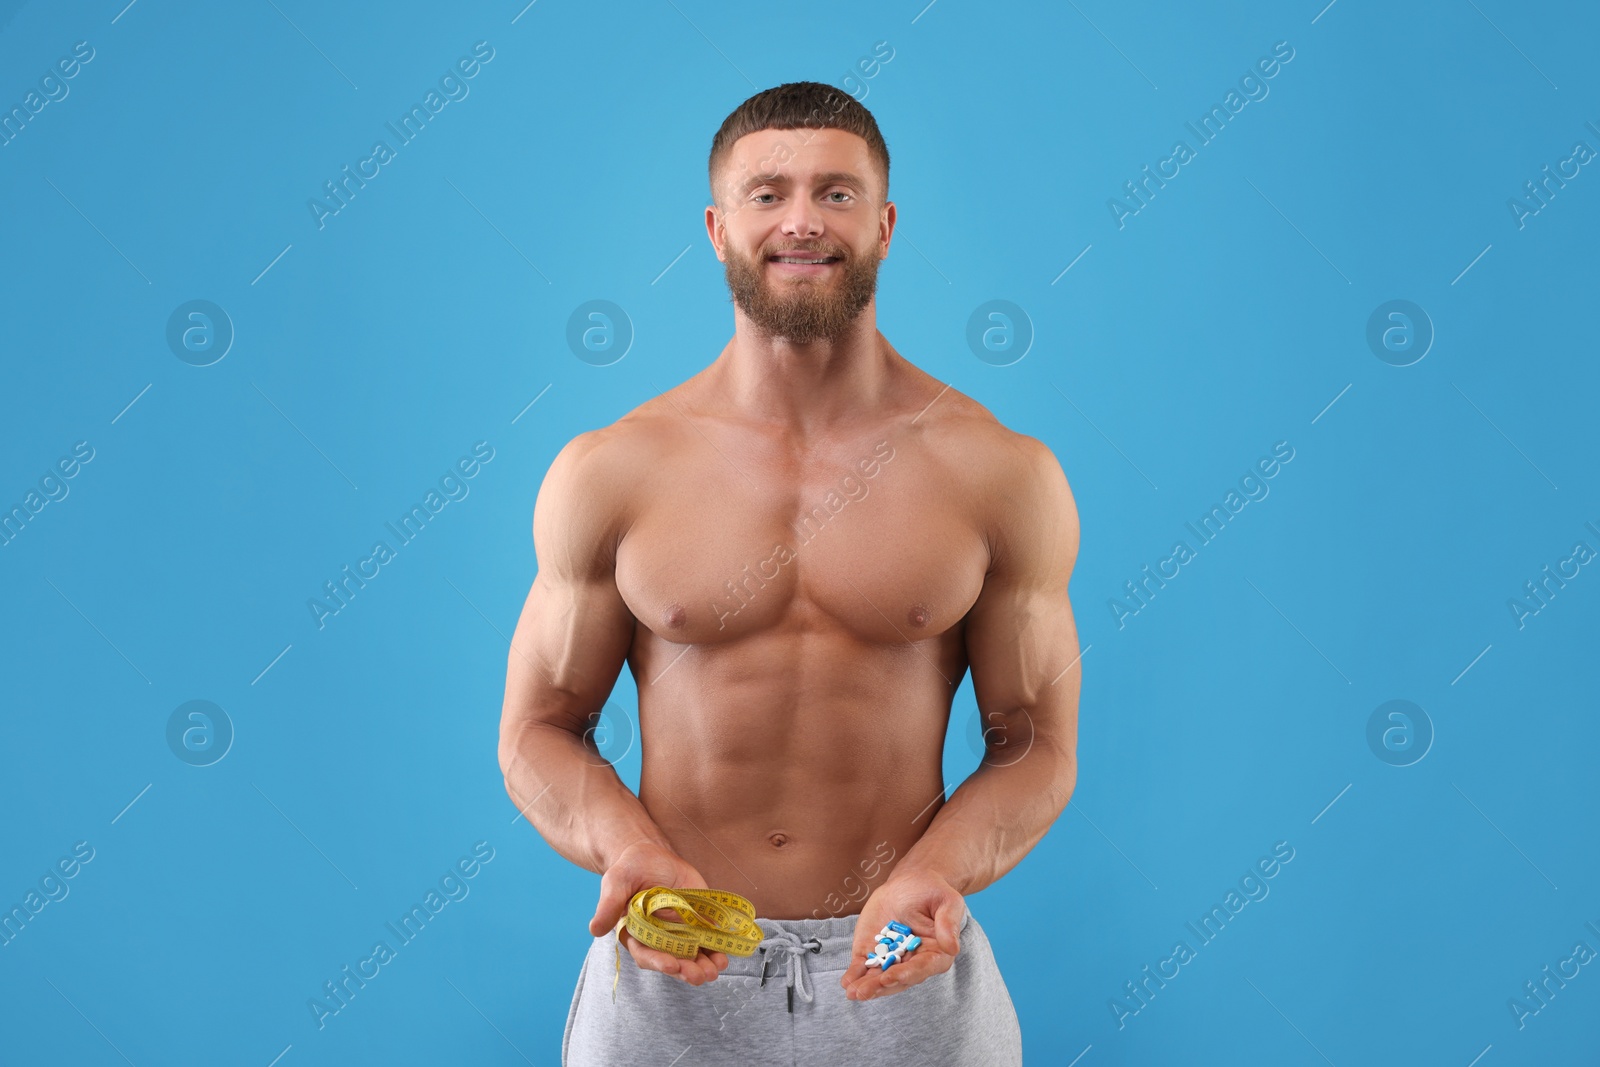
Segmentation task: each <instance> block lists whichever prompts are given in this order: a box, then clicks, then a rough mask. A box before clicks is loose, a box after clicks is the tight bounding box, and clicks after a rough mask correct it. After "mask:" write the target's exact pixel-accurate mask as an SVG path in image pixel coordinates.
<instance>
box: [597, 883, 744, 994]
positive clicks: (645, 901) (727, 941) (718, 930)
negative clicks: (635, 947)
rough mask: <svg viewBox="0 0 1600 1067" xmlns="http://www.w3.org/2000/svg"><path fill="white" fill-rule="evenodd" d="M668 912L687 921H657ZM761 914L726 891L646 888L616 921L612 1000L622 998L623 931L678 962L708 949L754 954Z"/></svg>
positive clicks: (739, 954)
mask: <svg viewBox="0 0 1600 1067" xmlns="http://www.w3.org/2000/svg"><path fill="white" fill-rule="evenodd" d="M668 908H671V909H672V910H674V911H676V912H677V913H678V915H679V916H680V917H681V918H682V919H683V921H682V922H672V921H671V920H668V919H662V918H659V917H657V915H656V912H658V911H664V910H666V909H668ZM755 917H756V910H755V906H754V905H752V904H751V903H750V902H749V901H748V900H746V899H745V898H744V897H741V896H739V895H738V894H737V893H729V892H726V891H724V890H721V889H668V888H667V887H666V886H659V885H658V886H652V887H651V888H649V889H642V890H640V891H639V892H637V893H635V894H634V895H633V899H632V900H630V901H628V910H627V911H626V912H625V913H624V914H623V916H622V918H620V919H618V920H617V925H616V926H615V927H614V928H613V931H612V932H613V933H615V934H616V935H617V946H616V949H617V972H616V974H615V975H614V976H613V977H612V979H611V999H612V1000H613V1001H614V1000H616V999H617V980H618V979H619V978H621V976H622V933H621V931H622V930H623V928H624V927H626V928H627V931H628V933H630V934H632V935H633V936H634V937H635V938H637V939H638V941H639V942H640V943H641V944H643V945H646V946H648V947H650V948H653V949H656V950H658V951H661V952H666V953H669V954H671V955H673V956H676V957H677V958H678V959H684V960H692V959H694V958H695V957H696V956H697V955H699V954H700V950H701V949H702V948H704V949H705V950H706V951H708V952H726V953H727V954H728V955H730V956H749V955H752V954H753V953H754V952H755V950H756V947H757V946H758V945H760V944H761V941H762V939H763V938H764V937H766V934H764V933H763V932H762V930H761V927H759V926H757V925H756V921H755Z"/></svg>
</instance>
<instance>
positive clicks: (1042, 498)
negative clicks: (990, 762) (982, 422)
mask: <svg viewBox="0 0 1600 1067" xmlns="http://www.w3.org/2000/svg"><path fill="white" fill-rule="evenodd" d="M1027 440H1028V442H1029V444H1028V447H1027V448H1026V450H1025V455H1026V457H1027V458H1026V461H1025V463H1024V464H1023V465H1022V469H1021V470H1020V471H1019V472H1018V477H1017V487H1016V491H1015V492H1013V493H1009V494H1006V500H1007V503H1006V504H1005V506H1004V511H1003V512H1002V513H1001V514H999V515H998V516H997V517H996V519H997V521H996V524H995V530H996V533H995V538H994V542H995V559H994V565H993V566H992V567H991V569H990V571H989V574H988V575H987V576H986V578H985V580H984V585H983V589H982V591H981V592H980V593H979V595H978V600H977V602H976V603H975V604H974V605H973V607H972V609H971V611H969V612H968V615H967V627H966V648H967V660H968V664H969V666H970V668H971V671H972V685H973V691H974V694H975V695H976V697H977V701H978V709H979V712H980V714H981V715H982V721H983V725H984V727H985V731H986V735H988V736H991V737H992V736H993V734H992V733H991V731H993V730H995V729H999V730H1001V731H1003V733H1002V737H1003V739H1004V740H1005V742H1006V743H1007V744H1014V743H1016V740H1015V739H1016V738H1023V739H1027V740H1030V741H1031V740H1032V739H1033V738H1034V736H1035V735H1039V736H1045V737H1048V738H1050V739H1052V740H1053V741H1054V742H1056V743H1057V744H1059V745H1060V746H1061V747H1062V748H1063V749H1064V750H1065V751H1066V752H1067V753H1069V754H1070V753H1071V752H1072V751H1073V750H1074V748H1075V746H1076V742H1077V715H1078V694H1079V690H1080V679H1081V670H1080V668H1079V664H1078V659H1079V649H1078V631H1077V626H1076V623H1075V622H1074V620H1073V616H1072V604H1071V602H1070V601H1069V600H1068V597H1067V583H1068V580H1069V579H1070V578H1071V577H1072V568H1073V565H1074V563H1075V562H1076V560H1077V554H1078V512H1077V506H1076V504H1075V503H1074V501H1073V498H1072V491H1071V489H1070V488H1069V487H1068V485H1067V480H1066V476H1065V475H1064V474H1063V473H1062V471H1061V466H1060V464H1059V463H1058V462H1057V461H1056V458H1055V456H1053V455H1052V454H1051V453H1050V451H1049V449H1047V448H1046V447H1045V446H1044V445H1043V444H1040V443H1038V442H1037V441H1033V440H1032V439H1031V438H1029V439H1027Z"/></svg>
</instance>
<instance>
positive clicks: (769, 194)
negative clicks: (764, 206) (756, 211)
mask: <svg viewBox="0 0 1600 1067" xmlns="http://www.w3.org/2000/svg"><path fill="white" fill-rule="evenodd" d="M764 196H771V197H776V196H777V194H776V193H757V194H756V195H755V196H753V197H751V199H752V200H755V201H756V202H757V203H764V202H765V201H763V200H762V199H761V198H762V197H764Z"/></svg>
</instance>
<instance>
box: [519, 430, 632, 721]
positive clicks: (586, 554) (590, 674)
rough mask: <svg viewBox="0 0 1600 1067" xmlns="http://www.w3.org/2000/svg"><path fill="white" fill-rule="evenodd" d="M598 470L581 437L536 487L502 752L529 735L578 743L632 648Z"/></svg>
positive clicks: (612, 521)
mask: <svg viewBox="0 0 1600 1067" xmlns="http://www.w3.org/2000/svg"><path fill="white" fill-rule="evenodd" d="M575 446H576V447H575ZM597 466H598V464H597V463H596V462H595V457H594V456H593V445H592V443H589V442H585V441H584V438H582V437H580V438H578V439H576V440H575V441H574V442H573V443H572V444H569V445H568V446H567V448H565V449H563V450H562V453H561V454H560V455H559V456H557V458H556V460H555V462H553V463H552V464H551V467H550V472H549V473H548V474H547V475H546V476H545V482H544V485H543V486H541V487H540V490H539V498H538V501H537V503H536V504H535V507H534V523H533V537H534V550H535V554H536V556H537V559H538V566H539V569H538V573H537V574H536V575H535V577H534V580H533V586H532V588H531V589H529V591H528V597H527V600H526V601H525V602H524V603H523V605H522V614H521V616H520V617H519V618H518V620H517V628H516V631H515V632H514V633H513V634H512V637H511V648H510V650H509V652H508V653H507V657H506V695H505V707H504V711H503V715H502V719H501V731H500V732H501V738H502V743H504V742H505V741H507V740H509V739H511V738H513V737H514V736H515V735H516V734H517V733H519V732H520V731H521V730H523V729H525V728H527V727H528V726H530V725H547V726H555V727H559V728H562V729H565V730H569V731H571V732H573V733H582V732H583V731H584V730H585V729H586V728H587V727H588V725H589V717H590V715H591V714H592V713H593V712H595V711H598V710H599V709H600V707H601V706H602V705H603V704H604V702H605V699H606V697H607V696H608V695H609V694H610V692H611V689H612V687H613V686H614V685H615V684H616V680H617V676H618V674H619V673H620V672H621V670H622V664H623V662H624V661H625V660H626V658H627V655H628V649H629V648H630V646H631V645H632V642H633V632H634V618H633V613H632V612H631V611H630V610H629V609H628V606H627V604H626V603H625V602H624V601H623V599H622V595H621V593H620V592H619V591H618V590H617V583H616V572H615V557H614V546H615V541H614V535H615V530H616V516H615V509H614V508H612V507H611V506H610V505H609V504H608V500H609V499H610V495H611V494H610V493H609V492H608V491H607V490H608V487H607V486H605V485H604V484H602V483H603V480H604V479H603V475H602V473H601V472H600V471H598V470H597V469H596V468H597Z"/></svg>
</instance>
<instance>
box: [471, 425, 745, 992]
mask: <svg viewBox="0 0 1600 1067" xmlns="http://www.w3.org/2000/svg"><path fill="white" fill-rule="evenodd" d="M603 434H604V431H600V432H598V433H586V434H582V435H580V436H578V437H576V438H574V439H573V440H572V441H571V442H570V443H568V445H567V446H566V447H565V448H563V449H562V450H561V452H560V454H558V455H557V456H556V458H555V461H554V462H552V463H551V465H550V470H549V472H548V473H547V474H546V475H545V479H544V484H543V485H542V486H541V487H540V489H539V496H538V500H537V502H536V503H535V504H534V510H533V542H534V552H535V555H536V556H537V559H538V566H539V570H538V573H537V575H536V576H535V577H534V580H533V587H532V589H530V590H529V592H528V599H527V602H526V603H525V604H524V605H523V607H522V616H521V618H520V619H518V621H517V629H516V632H515V633H514V634H513V635H512V638H511V650H510V652H509V653H508V654H507V657H506V694H505V704H504V707H503V709H502V712H501V718H500V769H501V770H502V771H503V772H504V774H505V783H506V792H507V793H508V794H509V795H510V797H511V801H512V803H514V804H516V806H517V810H519V811H520V812H522V814H523V816H524V817H525V818H526V819H527V820H528V822H529V823H531V824H532V825H533V826H534V828H535V829H537V830H538V831H539V834H540V836H542V837H543V838H544V839H545V841H546V842H548V843H549V845H550V847H551V848H553V849H555V850H556V852H558V853H560V854H561V855H562V856H563V857H565V858H566V859H568V860H571V861H572V862H573V863H575V864H577V865H578V866H580V867H583V868H584V869H586V870H590V871H594V872H595V873H597V874H600V875H601V876H602V877H601V883H600V901H599V905H598V907H597V909H596V911H595V915H594V918H593V919H591V920H590V923H589V932H590V933H591V934H593V935H594V936H596V937H598V936H600V935H602V934H604V933H606V932H607V931H608V930H610V929H611V928H612V926H614V925H615V924H616V922H617V920H618V919H619V918H621V916H622V914H623V910H624V909H625V908H626V907H627V903H628V901H629V900H630V899H631V898H632V896H633V894H634V893H636V892H637V891H638V890H640V889H644V888H648V887H649V886H651V885H665V886H680V887H704V886H705V880H704V879H703V878H701V877H700V874H699V872H697V871H696V870H695V869H694V868H693V867H691V866H690V865H689V864H688V863H686V862H685V861H684V860H683V859H682V858H681V857H679V856H678V855H677V854H676V853H675V852H674V851H673V848H672V845H671V843H670V842H669V841H668V840H667V837H666V835H665V834H664V833H663V832H662V831H661V828H660V827H659V826H657V825H656V823H655V820H654V819H652V818H651V817H650V813H649V812H647V811H646V810H645V808H644V805H643V804H641V803H640V802H639V798H638V797H636V796H634V795H633V792H632V791H631V790H630V789H629V788H628V787H627V786H626V785H624V784H623V782H622V779H620V778H619V777H617V772H616V771H615V770H614V769H613V768H612V766H611V764H609V763H608V762H606V760H605V759H604V758H602V757H601V756H600V754H599V753H598V751H597V750H596V749H595V747H594V746H593V743H592V741H591V740H589V736H588V735H589V734H590V731H591V730H592V727H593V725H594V722H595V718H596V716H598V714H599V712H600V709H601V708H602V707H603V706H604V705H605V700H606V697H607V696H609V695H610V693H611V690H612V687H613V686H614V685H615V684H616V680H617V675H618V674H619V673H621V670H622V664H623V662H624V661H625V660H626V658H627V655H628V649H629V647H630V645H631V644H632V642H633V630H634V625H635V623H634V618H633V614H632V612H630V611H629V610H628V606H627V604H626V603H625V602H624V601H623V599H622V596H621V594H620V593H619V592H618V591H617V583H616V573H615V566H616V548H617V545H618V544H619V543H620V541H621V538H622V534H623V533H624V532H625V531H624V520H623V515H624V514H625V509H624V508H623V507H621V506H620V497H621V493H622V491H623V490H624V489H625V486H626V482H625V481H624V480H623V479H621V478H615V477H608V470H607V462H608V460H607V456H606V453H605V449H606V448H608V447H612V448H614V447H615V446H614V445H610V446H608V445H606V444H604V443H603V442H604V437H603ZM623 943H624V944H626V945H627V946H628V948H629V950H630V952H632V953H633V956H634V959H635V960H636V961H638V963H639V964H640V965H641V966H644V967H649V968H650V969H652V970H659V971H663V972H665V973H668V974H675V975H678V976H679V977H681V978H683V979H684V980H685V981H689V982H690V983H691V984H693V985H699V984H700V983H701V982H702V981H707V980H709V979H711V978H714V977H715V976H716V972H717V970H719V969H720V967H721V966H726V965H727V959H726V957H725V956H722V954H721V953H716V954H714V955H713V956H712V957H706V956H703V955H702V956H701V957H699V958H697V959H695V960H688V961H679V960H677V959H676V958H675V957H672V956H670V955H668V954H667V953H664V952H655V951H654V950H651V949H648V948H646V947H644V946H643V945H640V944H638V943H637V942H636V941H634V940H633V938H632V937H627V936H625V937H624V941H623ZM719 958H720V964H719Z"/></svg>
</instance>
